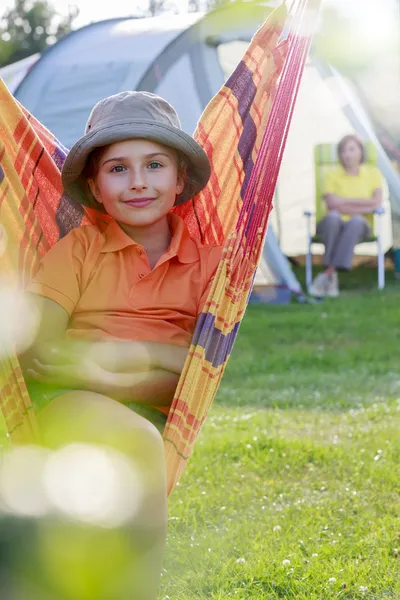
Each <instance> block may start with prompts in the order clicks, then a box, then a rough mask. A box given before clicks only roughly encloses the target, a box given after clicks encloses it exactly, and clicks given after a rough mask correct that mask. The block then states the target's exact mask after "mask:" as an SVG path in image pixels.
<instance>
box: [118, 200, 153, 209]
mask: <svg viewBox="0 0 400 600" xmlns="http://www.w3.org/2000/svg"><path fill="white" fill-rule="evenodd" d="M154 200H155V198H132V199H131V200H126V201H125V204H127V205H128V206H133V208H144V207H145V206H148V205H149V204H151V203H152V202H154Z"/></svg>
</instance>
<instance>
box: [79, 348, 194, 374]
mask: <svg viewBox="0 0 400 600" xmlns="http://www.w3.org/2000/svg"><path fill="white" fill-rule="evenodd" d="M187 353H188V348H186V347H182V346H176V345H172V344H160V343H156V342H131V341H124V340H121V341H119V340H118V341H110V342H109V341H107V342H97V343H95V344H93V345H92V346H91V349H90V354H91V357H92V358H93V360H95V361H96V362H97V364H98V365H100V366H101V367H103V368H104V369H106V370H108V371H112V372H113V373H121V372H125V373H128V372H134V371H148V370H151V369H163V370H165V371H171V372H172V373H176V374H177V375H180V374H181V372H182V370H183V366H184V364H185V360H186V357H187Z"/></svg>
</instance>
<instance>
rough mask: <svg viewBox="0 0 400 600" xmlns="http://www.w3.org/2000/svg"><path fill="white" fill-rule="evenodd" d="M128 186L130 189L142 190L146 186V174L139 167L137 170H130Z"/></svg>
mask: <svg viewBox="0 0 400 600" xmlns="http://www.w3.org/2000/svg"><path fill="white" fill-rule="evenodd" d="M130 187H131V189H132V190H136V189H142V190H143V189H146V188H147V180H146V174H145V173H144V172H143V171H142V170H141V169H140V170H139V169H138V170H137V171H133V170H132V173H131V178H130Z"/></svg>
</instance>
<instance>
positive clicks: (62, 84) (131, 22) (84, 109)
mask: <svg viewBox="0 0 400 600" xmlns="http://www.w3.org/2000/svg"><path fill="white" fill-rule="evenodd" d="M278 4H279V1H278V0H277V1H274V2H272V1H271V2H270V3H269V4H268V6H265V4H264V3H260V4H258V3H232V4H228V5H227V6H226V7H224V8H223V9H220V10H218V11H214V12H212V13H208V14H206V15H203V14H199V13H192V14H182V15H174V16H169V15H162V16H160V17H154V18H145V19H134V18H128V19H113V20H109V21H103V22H99V23H94V24H92V25H89V26H87V27H84V28H82V29H80V30H78V31H76V32H73V33H72V34H70V35H68V36H66V37H65V38H63V39H62V40H61V41H60V42H58V43H57V44H55V45H54V46H53V47H52V48H51V49H50V50H48V51H47V52H45V53H44V54H43V55H42V57H41V59H40V60H39V61H38V62H37V63H36V64H35V65H34V67H33V68H32V69H31V70H30V71H29V73H28V74H27V76H26V77H25V78H24V79H23V81H22V82H21V84H20V85H19V87H18V88H17V90H16V92H15V95H16V97H17V98H18V99H19V100H20V101H21V102H22V104H23V105H24V106H26V107H27V108H28V109H29V110H30V111H31V112H32V113H33V114H34V115H35V116H36V117H37V118H38V119H39V120H40V121H42V122H43V123H44V124H45V125H46V126H47V127H49V129H51V131H53V132H54V133H55V134H56V136H57V137H58V138H59V139H60V140H61V142H63V143H64V144H65V145H66V146H68V147H69V146H71V145H72V144H73V143H74V141H75V140H76V139H77V138H78V137H79V136H80V135H81V133H82V131H83V129H84V124H85V122H86V120H87V117H88V115H89V112H90V109H91V107H92V106H93V105H94V104H95V102H97V101H98V100H100V99H101V98H104V97H105V96H107V95H109V94H113V93H117V92H118V91H121V90H125V89H143V90H148V91H154V92H156V93H159V94H160V95H162V96H164V97H165V98H166V99H167V100H169V101H170V102H171V104H173V105H174V106H175V107H176V109H177V111H178V113H179V115H180V117H181V121H182V126H183V128H184V129H185V130H186V131H188V132H190V133H191V132H193V130H194V128H195V126H196V123H197V120H198V118H199V115H200V114H201V112H202V110H203V109H204V107H205V106H206V104H207V103H208V101H209V100H210V98H211V97H212V96H213V95H214V94H215V93H216V92H217V90H218V89H219V88H220V86H221V85H222V83H223V81H224V80H225V78H226V77H227V75H228V74H229V73H230V72H231V71H232V69H233V68H234V67H235V66H236V64H237V62H238V60H240V57H241V55H242V54H243V51H244V49H245V46H246V45H247V43H248V41H249V40H250V38H251V36H252V35H253V34H254V32H255V31H256V29H257V27H258V26H259V25H260V24H261V23H262V21H263V20H264V19H265V17H266V16H267V14H268V12H269V11H270V10H271V8H272V7H275V6H276V5H278ZM328 83H329V81H328V80H327V79H324V77H323V76H322V75H321V74H320V73H319V71H318V69H317V68H316V66H315V65H314V63H313V62H312V61H310V62H309V64H308V65H307V67H306V69H305V73H304V77H303V81H302V84H301V88H300V93H299V97H298V101H297V105H296V109H295V114H294V117H293V121H292V126H291V130H290V133H289V138H288V143H287V147H286V151H285V156H284V161H283V164H282V169H281V174H280V178H279V182H278V186H277V193H276V199H275V206H276V208H275V210H274V211H273V213H272V219H271V223H272V227H273V230H274V232H275V235H274V234H273V233H271V231H272V229H271V228H270V232H269V234H268V236H267V243H266V248H265V252H264V259H265V260H264V263H263V264H262V265H261V268H260V270H259V272H258V274H257V280H256V283H260V282H264V283H265V282H266V281H268V282H269V283H271V282H272V283H274V284H285V285H286V286H287V287H288V288H289V289H291V290H293V291H295V292H300V285H299V284H298V282H297V281H296V278H295V277H294V276H293V273H292V271H291V269H290V265H289V262H288V261H287V260H286V259H285V256H284V255H288V256H296V255H299V254H304V253H305V249H306V231H305V219H304V217H303V212H304V210H305V209H310V208H313V204H314V164H313V148H314V145H315V144H316V143H319V142H337V141H338V140H339V139H340V137H341V136H342V135H344V134H346V133H349V132H351V131H354V129H355V127H354V123H352V122H350V120H349V118H348V116H346V115H345V114H344V111H343V110H342V108H343V105H341V102H340V101H339V102H338V98H337V97H336V96H335V95H333V94H332V93H331V91H330V89H329V85H328ZM389 224H390V218H389V216H388V215H387V216H386V217H385V242H384V245H385V248H388V247H389V246H390V243H391V240H390V226H389ZM277 240H278V241H279V244H280V246H281V249H282V251H283V254H282V252H281V250H280V248H279V245H278V243H277ZM321 250H322V248H321ZM362 252H363V253H365V246H363V249H362ZM370 252H371V253H374V252H375V248H374V247H372V248H371V249H370Z"/></svg>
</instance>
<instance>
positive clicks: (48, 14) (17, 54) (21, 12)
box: [0, 0, 78, 67]
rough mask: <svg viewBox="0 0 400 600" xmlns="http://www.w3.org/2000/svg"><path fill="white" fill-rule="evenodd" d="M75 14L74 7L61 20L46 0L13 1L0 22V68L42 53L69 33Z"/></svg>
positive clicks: (76, 11)
mask: <svg viewBox="0 0 400 600" xmlns="http://www.w3.org/2000/svg"><path fill="white" fill-rule="evenodd" d="M77 15H78V9H77V8H75V9H73V10H72V9H71V10H70V12H69V14H68V15H67V16H66V17H60V16H59V15H58V13H57V12H56V10H55V9H54V8H53V7H52V5H51V4H49V3H48V2H47V1H46V0H37V1H35V2H31V1H29V0H15V4H14V6H13V7H12V8H11V9H10V10H8V11H7V12H6V13H5V14H4V15H3V17H2V19H1V20H0V67H1V66H5V65H8V64H11V63H13V62H16V61H18V60H21V59H23V58H26V57H27V56H30V55H32V54H35V53H36V52H43V50H45V49H46V48H47V47H48V46H49V45H51V44H53V43H54V42H55V41H57V40H58V39H60V38H61V37H63V36H64V35H65V34H67V33H69V32H70V31H71V27H72V23H73V21H74V19H75V18H76V17H77Z"/></svg>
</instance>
